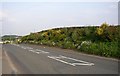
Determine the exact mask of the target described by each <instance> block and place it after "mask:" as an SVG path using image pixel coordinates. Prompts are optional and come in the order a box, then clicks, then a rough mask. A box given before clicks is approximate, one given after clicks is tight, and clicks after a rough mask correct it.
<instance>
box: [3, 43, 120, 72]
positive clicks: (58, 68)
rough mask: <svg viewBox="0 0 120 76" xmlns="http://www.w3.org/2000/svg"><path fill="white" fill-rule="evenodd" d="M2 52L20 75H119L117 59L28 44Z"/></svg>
mask: <svg viewBox="0 0 120 76" xmlns="http://www.w3.org/2000/svg"><path fill="white" fill-rule="evenodd" d="M3 50H4V51H5V52H6V54H7V55H8V56H7V57H9V60H11V62H12V66H15V68H16V69H17V73H19V74H118V60H116V59H110V58H104V57H98V56H93V55H87V54H82V53H78V52H75V51H71V50H66V49H60V48H54V47H48V46H38V45H28V44H19V45H18V44H4V45H3ZM3 66H6V64H3ZM3 69H6V67H3ZM4 73H5V72H4Z"/></svg>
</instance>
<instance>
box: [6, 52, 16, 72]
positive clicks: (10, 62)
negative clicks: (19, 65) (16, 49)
mask: <svg viewBox="0 0 120 76" xmlns="http://www.w3.org/2000/svg"><path fill="white" fill-rule="evenodd" d="M4 53H5V56H6V58H7V60H8V63H9V64H10V67H11V68H12V70H13V71H14V73H17V72H18V70H17V69H16V68H15V66H14V65H13V63H12V61H11V59H10V58H9V56H8V54H7V52H6V51H4Z"/></svg>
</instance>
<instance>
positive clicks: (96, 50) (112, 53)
mask: <svg viewBox="0 0 120 76" xmlns="http://www.w3.org/2000/svg"><path fill="white" fill-rule="evenodd" d="M79 50H80V51H82V52H86V53H90V54H96V55H100V56H106V57H116V58H118V57H119V55H120V51H119V50H118V42H100V43H92V44H90V45H87V44H83V45H82V46H81V48H80V49H79Z"/></svg>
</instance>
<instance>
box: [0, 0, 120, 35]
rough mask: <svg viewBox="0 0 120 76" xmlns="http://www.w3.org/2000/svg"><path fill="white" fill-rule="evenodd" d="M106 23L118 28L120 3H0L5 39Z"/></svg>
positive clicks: (0, 21)
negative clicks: (56, 29) (10, 35)
mask: <svg viewBox="0 0 120 76" xmlns="http://www.w3.org/2000/svg"><path fill="white" fill-rule="evenodd" d="M104 22H107V23H109V24H118V2H47V0H46V2H29V1H27V2H14V1H13V2H7V1H6V2H4V1H3V2H0V26H1V28H0V30H1V32H2V35H9V34H13V35H20V36H21V35H22V36H23V35H27V34H30V33H31V32H39V31H42V30H47V29H51V28H59V27H74V26H83V25H101V24H102V23H104Z"/></svg>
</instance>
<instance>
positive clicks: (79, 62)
mask: <svg viewBox="0 0 120 76" xmlns="http://www.w3.org/2000/svg"><path fill="white" fill-rule="evenodd" d="M48 58H51V59H54V60H57V61H60V62H62V63H65V64H69V65H72V66H77V65H88V66H92V65H94V63H90V62H86V61H83V60H78V59H74V58H70V57H65V56H62V55H60V56H48ZM63 59H68V60H71V61H77V63H71V62H67V61H64V60H63Z"/></svg>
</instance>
